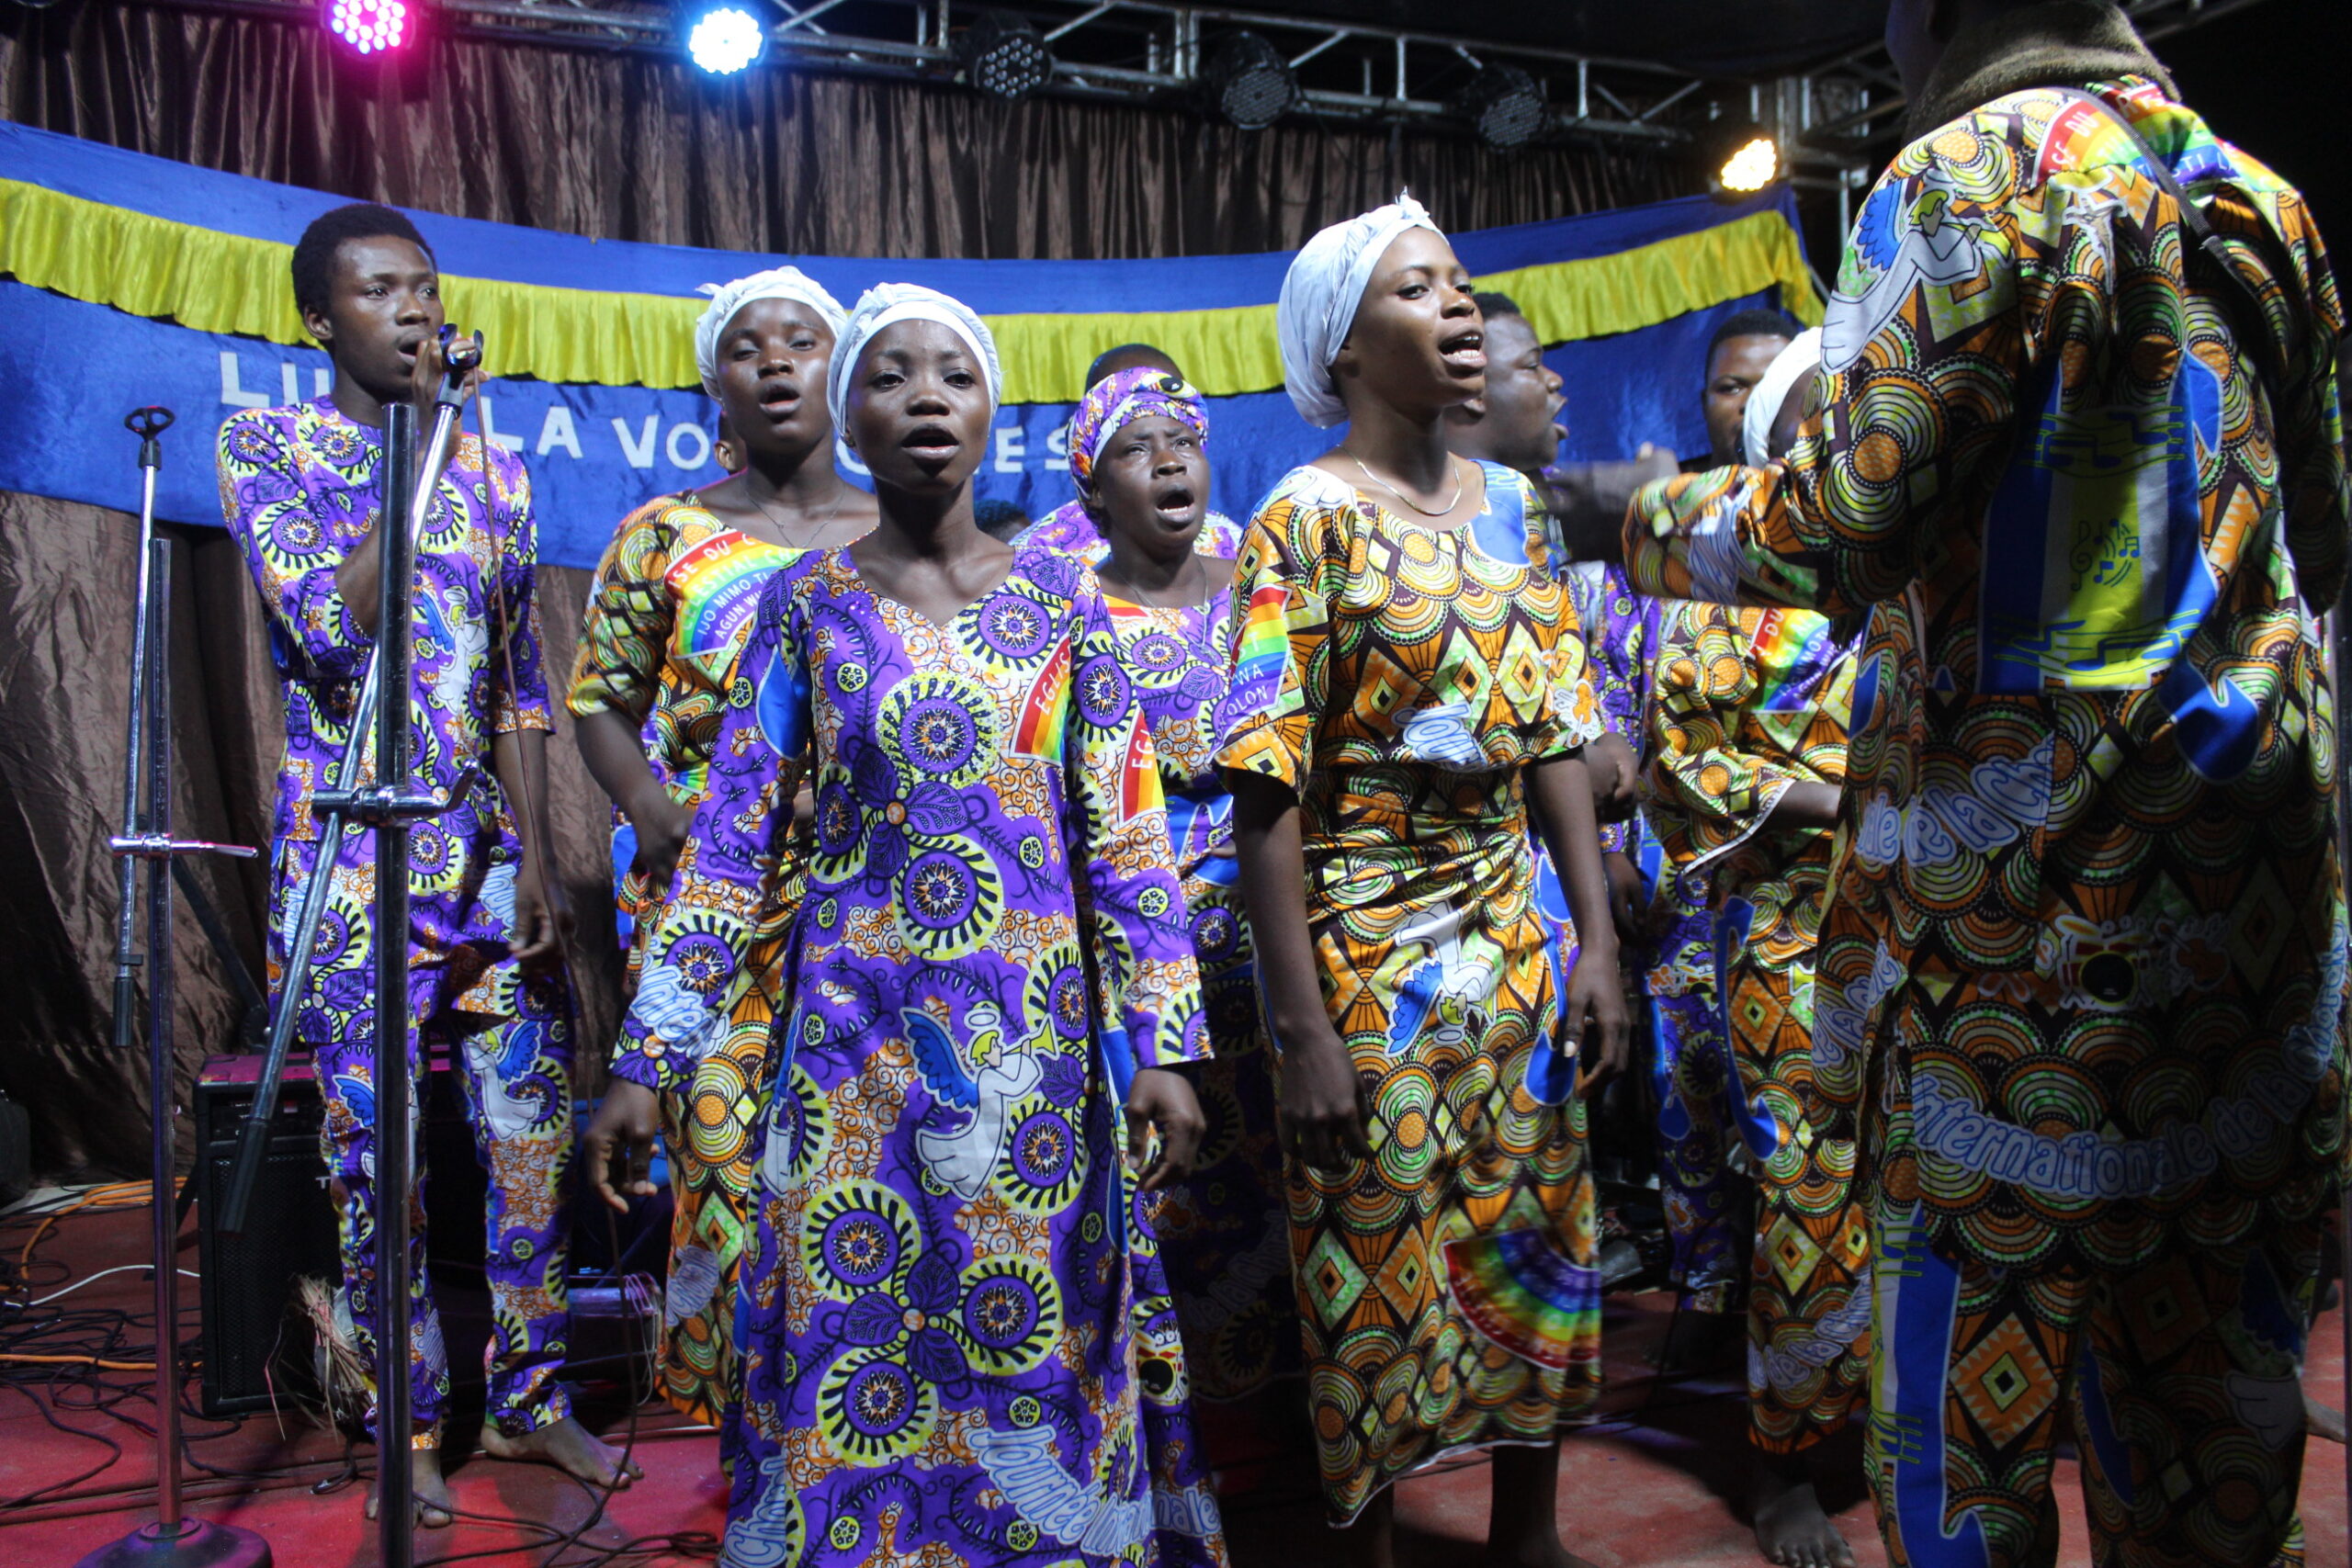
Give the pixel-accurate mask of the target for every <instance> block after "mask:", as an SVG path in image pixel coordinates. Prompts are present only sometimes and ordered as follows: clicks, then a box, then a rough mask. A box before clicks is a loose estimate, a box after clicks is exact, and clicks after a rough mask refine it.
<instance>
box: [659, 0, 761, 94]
mask: <svg viewBox="0 0 2352 1568" xmlns="http://www.w3.org/2000/svg"><path fill="white" fill-rule="evenodd" d="M766 9H767V7H766V0H716V3H715V4H714V3H712V0H690V3H689V4H687V5H684V6H680V7H679V8H678V31H679V33H680V35H681V36H682V37H684V39H685V45H686V58H687V59H688V60H690V61H692V62H694V64H695V69H696V70H699V71H702V72H705V73H707V74H709V75H713V76H732V75H734V74H735V73H737V72H739V71H741V70H742V69H743V68H744V67H746V66H748V65H751V64H752V63H753V62H756V61H757V60H758V59H759V58H760V56H761V55H763V54H764V53H766V52H767V47H768V34H767V23H766V17H765V16H764V15H763V13H764V12H765V11H766Z"/></svg>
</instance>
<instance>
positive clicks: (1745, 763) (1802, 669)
mask: <svg viewBox="0 0 2352 1568" xmlns="http://www.w3.org/2000/svg"><path fill="white" fill-rule="evenodd" d="M1844 629H1845V628H1844V627H1842V626H1840V624H1839V623H1838V622H1836V621H1832V620H1830V619H1829V618H1828V617H1827V616H1826V615H1815V614H1814V613H1813V612H1812V611H1810V610H1787V609H1778V610H1758V609H1743V610H1732V609H1726V608H1724V606H1722V605H1719V604H1693V603H1691V602H1689V601H1687V600H1685V601H1678V602H1676V603H1675V604H1673V606H1672V607H1671V608H1669V609H1668V611H1667V613H1666V615H1665V617H1664V619H1663V620H1662V622H1661V623H1660V625H1659V627H1658V634H1657V651H1656V659H1657V673H1656V676H1655V678H1654V680H1653V682H1652V693H1653V694H1654V697H1655V701H1654V702H1653V703H1652V705H1651V718H1650V724H1651V731H1652V735H1653V738H1654V739H1655V742H1656V755H1655V759H1654V760H1653V761H1652V762H1651V764H1650V768H1649V784H1650V789H1649V798H1648V800H1647V801H1646V803H1645V811H1646V813H1647V815H1648V819H1649V821H1650V823H1651V824H1652V826H1653V827H1655V828H1656V829H1657V836H1658V841H1659V844H1660V847H1661V848H1663V849H1664V851H1665V852H1666V854H1667V856H1668V858H1669V859H1670V860H1672V861H1673V862H1674V863H1675V864H1676V865H1677V866H1678V867H1679V868H1681V869H1682V870H1697V869H1700V868H1704V871H1705V874H1706V885H1707V886H1708V888H1709V889H1710V890H1711V891H1712V893H1713V898H1714V907H1715V908H1716V910H1717V911H1718V916H1717V925H1716V931H1715V942H1714V949H1715V951H1714V962H1715V988H1716V991H1717V993H1718V994H1719V996H1720V997H1721V998H1722V1007H1723V1031H1722V1033H1721V1035H1720V1038H1721V1040H1722V1041H1723V1043H1724V1045H1726V1046H1727V1047H1728V1048H1729V1053H1730V1055H1729V1060H1728V1061H1727V1062H1726V1063H1725V1064H1724V1066H1725V1067H1726V1068H1727V1069H1728V1070H1727V1071H1724V1073H1723V1076H1721V1077H1718V1079H1717V1082H1718V1083H1722V1084H1724V1086H1725V1094H1726V1098H1727V1099H1729V1098H1730V1096H1731V1094H1732V1092H1733V1091H1735V1090H1736V1102H1735V1103H1731V1104H1730V1105H1729V1107H1728V1108H1729V1109H1730V1110H1731V1112H1732V1120H1733V1121H1734V1122H1736V1125H1737V1127H1738V1129H1739V1133H1740V1135H1741V1138H1742V1140H1743V1141H1744V1142H1745V1144H1746V1145H1747V1155H1748V1156H1749V1160H1750V1164H1751V1168H1753V1170H1754V1172H1755V1177H1756V1229H1755V1232H1754V1241H1755V1245H1754V1247H1753V1251H1752V1255H1751V1258H1750V1268H1749V1272H1748V1292H1747V1344H1748V1350H1747V1394H1748V1401H1747V1404H1748V1418H1749V1432H1750V1435H1751V1436H1752V1437H1753V1438H1754V1439H1755V1441H1756V1444H1757V1446H1758V1448H1761V1449H1764V1450H1767V1451H1768V1452H1771V1453H1792V1452H1794V1451H1796V1450H1799V1449H1803V1448H1807V1447H1810V1446H1811V1445H1813V1444H1814V1443H1816V1442H1818V1441H1820V1440H1821V1439H1822V1438H1826V1437H1828V1436H1830V1435H1831V1434H1832V1433H1834V1432H1837V1431H1838V1430H1839V1429H1840V1428H1842V1427H1845V1426H1846V1425H1847V1424H1848V1423H1849V1421H1850V1420H1852V1419H1853V1416H1854V1415H1855V1412H1856V1410H1857V1409H1858V1408H1859V1407H1860V1403H1861V1398H1862V1393H1863V1388H1864V1380H1865V1377H1866V1374H1867V1373H1868V1371H1869V1369H1870V1345H1871V1340H1870V1317H1871V1291H1870V1267H1869V1258H1870V1240H1869V1235H1868V1226H1867V1224H1866V1221H1865V1216H1864V1213H1863V1206H1862V1204H1861V1203H1860V1201H1859V1200H1857V1199H1856V1197H1855V1196H1854V1191H1853V1184H1854V1140H1853V1139H1852V1138H1850V1137H1838V1136H1832V1135H1831V1134H1829V1133H1827V1132H1826V1131H1824V1130H1823V1129H1822V1128H1821V1127H1820V1126H1819V1125H1818V1122H1819V1118H1817V1117H1815V1116H1813V1115H1810V1114H1808V1111H1809V1108H1810V1106H1811V1104H1812V1101H1813V980H1814V956H1815V952H1816V951H1817V950H1818V948H1819V947H1820V944H1821V917H1822V911H1823V908H1824V907H1825V906H1826V903H1827V901H1828V893H1829V867H1830V848H1831V839H1832V837H1833V835H1832V834H1831V832H1830V830H1829V829H1826V828H1790V827H1786V826H1782V825H1776V824H1774V823H1772V822H1771V821H1770V818H1771V816H1772V812H1773V809H1774V808H1775V807H1778V806H1779V805H1780V803H1781V796H1782V795H1785V794H1787V793H1788V790H1789V788H1790V786H1791V785H1792V784H1829V785H1831V786H1833V787H1842V786H1843V785H1844V784H1845V782H1846V724H1847V719H1848V716H1849V715H1850V714H1851V712H1852V710H1853V705H1854V648H1855V644H1854V639H1853V638H1852V637H1845V636H1841V635H1840V634H1841V632H1842V631H1843V630H1844Z"/></svg>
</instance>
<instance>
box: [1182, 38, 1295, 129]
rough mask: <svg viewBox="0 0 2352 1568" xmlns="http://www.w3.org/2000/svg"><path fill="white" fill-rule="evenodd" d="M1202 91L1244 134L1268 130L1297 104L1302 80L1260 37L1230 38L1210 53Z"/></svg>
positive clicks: (1219, 43) (1218, 42)
mask: <svg viewBox="0 0 2352 1568" xmlns="http://www.w3.org/2000/svg"><path fill="white" fill-rule="evenodd" d="M1201 92H1202V94H1203V96H1204V97H1206V98H1207V100H1208V106H1209V107H1210V108H1211V109H1212V110H1213V111H1215V112H1216V114H1217V115H1218V116H1219V117H1221V118H1224V119H1226V120H1227V121H1229V122H1231V123H1232V124H1234V125H1237V126H1239V127H1240V128H1241V129H1242V130H1265V129H1266V127H1268V126H1270V125H1272V124H1273V123H1274V121H1276V120H1278V119H1280V118H1282V117H1283V115H1285V114H1288V113H1289V112H1290V111H1291V109H1292V108H1293V107H1295V106H1296V105H1297V103H1298V78H1297V76H1296V75H1295V74H1294V73H1292V71H1291V68H1290V62H1288V61H1286V60H1284V59H1283V57H1282V52H1281V51H1279V50H1277V49H1275V48H1274V46H1273V45H1272V44H1271V43H1268V42H1267V41H1266V40H1265V39H1261V38H1260V37H1259V36H1258V35H1257V34H1256V33H1228V34H1227V35H1226V36H1225V37H1224V38H1223V39H1219V40H1218V41H1217V43H1216V47H1215V48H1213V49H1212V50H1210V51H1209V57H1208V63H1207V64H1206V65H1204V66H1203V67H1202V69H1201Z"/></svg>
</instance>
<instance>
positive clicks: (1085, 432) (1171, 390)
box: [1069, 365, 1209, 500]
mask: <svg viewBox="0 0 2352 1568" xmlns="http://www.w3.org/2000/svg"><path fill="white" fill-rule="evenodd" d="M1156 413H1158V414H1166V415H1167V416H1168V417H1169V418H1170V419H1172V420H1178V421H1181V422H1182V423H1185V424H1188V425H1190V426H1192V427H1193V434H1195V435H1197V436H1199V437H1200V438H1201V440H1202V442H1203V443H1204V445H1205V444H1206V442H1207V441H1208V438H1209V411H1208V408H1207V406H1206V405H1205V404H1204V403H1203V402H1202V401H1201V394H1200V393H1198V392H1196V391H1194V390H1193V389H1192V388H1190V387H1188V386H1186V385H1185V384H1184V380H1183V378H1182V377H1181V376H1171V375H1170V374H1169V373H1168V372H1167V371H1165V370H1160V369H1156V368H1154V367H1151V366H1148V365H1138V366H1136V367H1135V368H1133V369H1131V370H1121V371H1117V372H1114V374H1112V375H1109V376H1105V377H1103V379H1101V380H1100V381H1097V382H1095V383H1094V385H1092V386H1091V387H1089V388H1087V389H1086V396H1084V397H1083V398H1080V400H1079V402H1078V412H1075V413H1073V414H1071V415H1070V416H1069V477H1070V481H1071V482H1072V483H1073V484H1075V485H1077V486H1078V493H1079V498H1080V500H1084V499H1085V498H1086V496H1087V495H1088V494H1089V493H1091V491H1092V490H1093V488H1094V460H1095V459H1096V458H1097V457H1101V456H1102V455H1103V447H1104V446H1107V445H1109V443H1110V440H1111V437H1113V436H1114V435H1116V434H1119V431H1120V429H1121V428H1122V427H1123V426H1125V425H1126V424H1128V423H1132V422H1133V421H1135V420H1138V419H1144V418H1147V417H1148V416H1150V415H1152V414H1156Z"/></svg>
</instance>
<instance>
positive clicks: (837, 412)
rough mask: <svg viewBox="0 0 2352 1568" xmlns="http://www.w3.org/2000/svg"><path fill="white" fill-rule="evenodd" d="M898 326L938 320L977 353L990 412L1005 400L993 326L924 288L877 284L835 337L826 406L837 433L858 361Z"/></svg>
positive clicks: (956, 302)
mask: <svg viewBox="0 0 2352 1568" xmlns="http://www.w3.org/2000/svg"><path fill="white" fill-rule="evenodd" d="M899 321H937V322H938V323H939V324H940V325H941V326H944V327H945V328H946V329H947V330H948V331H950V332H952V333H955V334H956V336H957V337H960V338H962V339H963V340H964V346H965V347H967V348H968V349H970V350H971V351H972V357H973V358H975V359H977V360H978V361H979V362H980V371H981V378H982V380H983V381H985V382H986V383H987V386H988V389H989V408H991V409H993V408H995V407H996V406H997V405H998V404H999V403H1001V402H1002V401H1004V365H1003V362H1002V361H1001V360H999V359H998V358H997V356H996V339H995V338H994V337H993V336H991V335H989V329H988V323H987V322H985V321H981V320H980V318H979V317H978V316H976V315H974V314H973V313H972V308H971V307H970V306H968V305H967V304H965V303H964V302H963V301H962V300H961V299H950V298H948V297H947V296H946V295H944V294H942V293H941V292H940V291H939V290H938V289H936V288H924V287H923V286H922V284H920V283H877V284H876V285H875V286H874V287H873V288H869V289H867V290H866V291H865V293H864V294H862V295H860V296H858V300H857V307H856V309H854V310H852V311H850V313H849V324H848V325H847V326H845V327H843V328H842V330H841V331H840V332H839V333H836V334H834V338H833V363H832V368H831V371H830V372H829V373H828V374H827V375H826V377H825V402H826V405H827V406H828V407H830V408H831V410H832V411H833V428H834V429H835V430H836V431H839V430H841V429H842V428H844V426H843V425H842V415H843V414H844V413H846V412H848V409H849V378H850V372H851V371H852V370H854V369H855V368H856V367H857V356H858V355H861V354H863V353H865V345H866V344H869V343H872V342H873V341H874V338H875V335H876V333H879V332H881V330H882V329H883V328H884V327H888V326H893V325H896V324H897V323H898V322H899Z"/></svg>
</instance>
